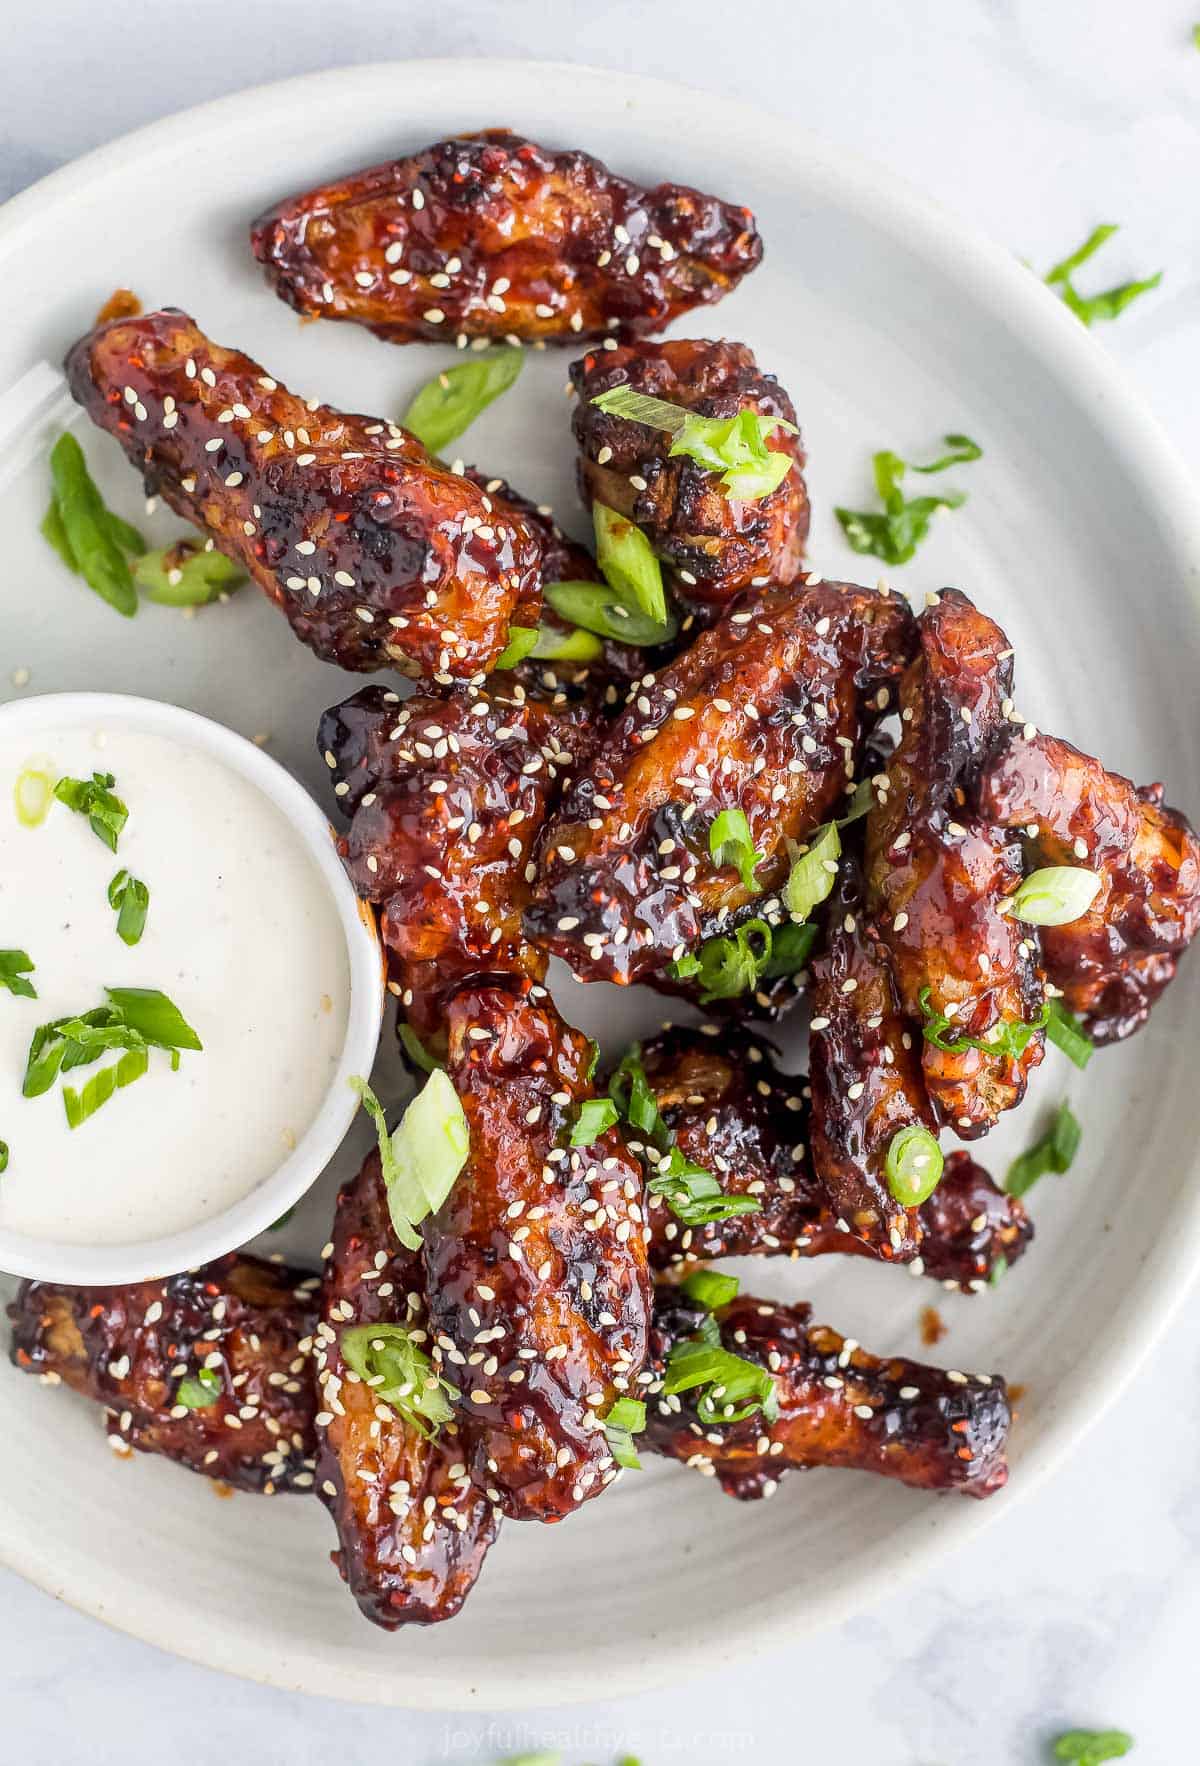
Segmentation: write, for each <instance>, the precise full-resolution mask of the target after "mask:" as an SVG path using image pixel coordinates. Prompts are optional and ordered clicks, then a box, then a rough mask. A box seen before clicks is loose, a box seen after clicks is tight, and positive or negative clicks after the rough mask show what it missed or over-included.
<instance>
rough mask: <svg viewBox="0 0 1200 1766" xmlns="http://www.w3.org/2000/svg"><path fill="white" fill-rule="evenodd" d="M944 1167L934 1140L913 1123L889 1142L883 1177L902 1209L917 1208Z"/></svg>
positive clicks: (927, 1195) (939, 1179) (930, 1192)
mask: <svg viewBox="0 0 1200 1766" xmlns="http://www.w3.org/2000/svg"><path fill="white" fill-rule="evenodd" d="M944 1163H945V1161H944V1159H943V1157H942V1149H941V1148H940V1147H939V1146H938V1144H937V1140H936V1138H935V1137H934V1136H933V1135H932V1134H930V1132H929V1130H928V1129H927V1128H922V1127H921V1126H920V1124H919V1123H913V1124H911V1125H910V1126H909V1127H908V1128H902V1129H900V1130H899V1132H898V1133H896V1134H894V1135H893V1136H892V1138H891V1140H890V1141H889V1143H888V1150H887V1155H886V1157H885V1158H884V1162H883V1174H884V1176H885V1178H886V1179H887V1186H888V1189H889V1191H890V1192H891V1194H892V1195H893V1196H894V1197H895V1199H896V1201H897V1202H899V1204H900V1206H901V1207H902V1208H919V1207H920V1206H921V1203H922V1202H927V1201H928V1200H929V1198H930V1196H932V1194H933V1192H934V1190H936V1189H937V1187H938V1184H939V1183H940V1182H941V1181H942V1169H943V1166H944Z"/></svg>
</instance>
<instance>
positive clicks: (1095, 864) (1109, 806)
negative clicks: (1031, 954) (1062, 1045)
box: [979, 728, 1200, 1043]
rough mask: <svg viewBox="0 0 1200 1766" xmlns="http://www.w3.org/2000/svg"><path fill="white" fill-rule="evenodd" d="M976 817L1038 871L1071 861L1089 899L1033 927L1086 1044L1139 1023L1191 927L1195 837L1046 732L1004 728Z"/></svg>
mask: <svg viewBox="0 0 1200 1766" xmlns="http://www.w3.org/2000/svg"><path fill="white" fill-rule="evenodd" d="M979 807H980V813H981V814H982V815H984V816H986V817H987V818H988V819H989V820H991V821H994V822H996V823H998V824H999V825H1000V826H1001V827H1004V828H1011V829H1013V830H1014V831H1015V832H1017V833H1020V834H1022V835H1023V836H1024V838H1025V840H1026V842H1027V845H1028V849H1029V850H1030V852H1031V853H1032V856H1033V858H1034V860H1035V862H1036V863H1037V864H1038V865H1083V866H1086V867H1087V868H1089V869H1090V870H1094V871H1096V872H1098V873H1099V876H1100V879H1101V884H1100V891H1099V894H1098V895H1097V896H1096V898H1095V900H1094V901H1093V902H1092V905H1091V907H1090V908H1089V909H1088V911H1087V912H1086V913H1085V914H1084V915H1083V916H1082V917H1081V918H1080V919H1078V920H1073V921H1071V922H1070V924H1069V925H1066V926H1045V927H1043V928H1042V934H1041V939H1042V958H1043V962H1044V964H1045V969H1046V974H1047V976H1048V978H1049V979H1050V981H1051V982H1052V983H1053V984H1054V986H1055V987H1057V988H1059V989H1060V990H1061V992H1062V994H1063V998H1064V1003H1065V1004H1066V1006H1067V1007H1068V1008H1069V1010H1070V1011H1072V1012H1073V1013H1075V1015H1076V1016H1077V1017H1079V1018H1081V1019H1082V1020H1083V1023H1084V1026H1085V1028H1086V1030H1087V1032H1088V1034H1089V1036H1091V1037H1092V1039H1093V1041H1095V1042H1099V1043H1107V1042H1118V1041H1119V1040H1120V1039H1121V1038H1122V1037H1124V1036H1130V1035H1131V1034H1132V1033H1133V1032H1134V1031H1135V1030H1137V1029H1139V1028H1140V1026H1141V1025H1142V1024H1144V1023H1145V1021H1146V1019H1147V1017H1148V1016H1149V1013H1150V1008H1151V1007H1152V1006H1153V1004H1154V1002H1155V1000H1156V999H1157V998H1158V995H1159V994H1160V993H1161V992H1162V990H1163V988H1164V987H1166V985H1167V983H1168V982H1169V981H1170V980H1171V979H1172V977H1173V976H1174V974H1175V967H1176V964H1177V962H1178V960H1179V957H1180V955H1181V954H1182V952H1183V951H1184V950H1185V949H1186V947H1187V945H1188V944H1189V943H1190V942H1191V940H1192V939H1193V938H1194V937H1195V935H1196V930H1197V928H1198V927H1200V841H1198V840H1197V838H1196V835H1195V832H1194V831H1193V829H1192V827H1191V825H1190V823H1189V822H1188V821H1187V818H1186V817H1185V816H1183V815H1181V814H1180V813H1179V811H1178V810H1174V809H1169V808H1167V807H1166V806H1165V805H1164V804H1163V801H1162V786H1161V785H1143V786H1137V785H1134V784H1133V782H1132V781H1131V780H1129V779H1126V778H1122V776H1121V774H1120V773H1110V772H1107V771H1106V770H1105V768H1104V767H1102V766H1101V764H1100V762H1099V761H1098V760H1094V759H1093V758H1092V757H1091V755H1088V754H1081V753H1080V751H1079V749H1078V748H1072V746H1071V744H1070V743H1069V742H1063V741H1061V740H1060V739H1059V738H1058V737H1057V736H1043V735H1038V734H1034V735H1030V736H1026V735H1025V734H1024V733H1023V731H1021V730H1019V729H1016V728H1013V729H1011V730H1010V731H1009V732H1008V733H1007V735H1006V738H1005V740H1004V742H1003V743H1002V744H1001V746H1000V748H999V750H998V752H997V754H996V755H995V757H994V759H993V760H992V762H991V764H990V765H989V767H988V768H987V770H986V772H985V773H984V775H983V779H982V781H981V784H980V789H979Z"/></svg>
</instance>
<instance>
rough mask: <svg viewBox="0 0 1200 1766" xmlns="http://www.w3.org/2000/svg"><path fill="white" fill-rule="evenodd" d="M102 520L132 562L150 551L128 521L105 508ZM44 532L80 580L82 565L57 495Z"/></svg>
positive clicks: (53, 500)
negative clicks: (69, 536) (68, 532)
mask: <svg viewBox="0 0 1200 1766" xmlns="http://www.w3.org/2000/svg"><path fill="white" fill-rule="evenodd" d="M99 520H100V523H101V526H102V527H104V528H105V530H106V531H107V533H108V536H109V538H110V539H111V540H112V541H113V543H114V544H115V545H117V546H119V547H120V549H121V551H122V552H128V553H129V555H130V557H131V558H137V557H140V555H141V554H142V553H143V552H144V551H145V550H146V542H145V540H144V539H143V538H142V536H141V534H140V533H139V532H138V530H137V528H136V527H133V526H132V525H131V524H130V523H129V522H128V521H124V520H122V518H121V516H119V515H116V514H114V512H113V511H112V510H111V509H109V508H105V509H104V510H103V511H102V513H101V515H100V517H99ZM41 531H42V537H43V539H45V540H48V541H49V543H50V544H51V545H52V546H53V547H54V550H55V551H56V552H57V553H58V555H59V557H60V558H61V559H62V561H63V563H64V564H65V565H66V567H67V569H68V570H73V571H74V572H75V575H76V576H78V575H79V564H78V562H77V561H76V558H75V553H74V551H73V550H72V548H71V542H70V540H69V539H68V538H67V530H66V527H65V525H64V524H63V518H62V511H61V509H60V508H59V506H58V497H57V495H52V496H51V498H50V506H49V508H48V509H47V510H46V513H45V514H44V515H43V517H42V523H41Z"/></svg>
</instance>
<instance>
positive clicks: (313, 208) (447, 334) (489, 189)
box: [250, 129, 762, 343]
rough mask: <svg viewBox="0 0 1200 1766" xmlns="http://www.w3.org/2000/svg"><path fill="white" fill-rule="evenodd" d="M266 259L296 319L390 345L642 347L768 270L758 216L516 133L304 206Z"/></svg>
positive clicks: (285, 206)
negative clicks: (340, 325) (343, 326)
mask: <svg viewBox="0 0 1200 1766" xmlns="http://www.w3.org/2000/svg"><path fill="white" fill-rule="evenodd" d="M250 238H251V244H252V246H253V250H254V255H255V257H256V258H257V259H258V261H259V263H260V264H261V265H262V266H263V268H264V270H265V271H266V274H267V279H268V280H269V281H270V283H271V285H272V286H273V288H274V289H275V292H276V293H277V294H278V295H279V296H280V297H281V298H282V299H283V300H285V301H287V303H288V305H289V306H292V307H294V308H295V309H296V311H297V312H298V313H304V314H306V315H310V316H313V317H318V318H325V319H342V320H349V321H351V322H353V323H354V324H358V325H365V326H367V327H368V329H369V330H371V331H373V332H374V333H375V335H376V336H377V337H382V338H384V339H386V340H387V342H389V343H413V342H426V343H449V342H453V341H456V340H459V341H461V342H464V343H465V342H466V340H468V339H481V340H485V341H486V340H495V341H497V342H500V341H507V342H521V341H529V342H535V341H542V342H546V343H576V342H587V341H589V340H590V339H593V338H595V339H599V338H603V337H609V336H615V337H619V338H633V337H642V336H645V335H646V334H648V333H650V332H654V331H661V330H663V329H664V328H665V327H666V326H667V325H668V324H669V323H670V322H671V320H672V319H676V318H678V317H679V315H680V314H681V313H686V312H690V311H691V310H692V308H693V307H696V306H700V305H703V304H706V303H708V302H710V301H714V300H719V299H720V298H721V296H722V295H723V294H726V293H728V292H729V290H730V289H731V288H733V287H735V286H736V285H737V283H738V282H739V281H740V280H741V278H742V277H743V276H744V275H746V274H747V272H748V271H750V270H752V269H754V267H755V265H756V264H757V263H758V262H759V260H760V258H761V257H762V243H761V241H760V239H759V236H758V231H757V228H756V227H755V224H754V217H753V215H752V214H751V213H750V211H749V209H745V208H738V207H735V206H733V205H732V204H730V203H725V202H721V201H719V200H718V199H717V198H716V197H714V196H706V195H705V194H703V192H701V191H699V190H693V189H691V188H689V187H688V186H687V185H684V184H659V185H656V186H655V187H654V188H652V189H645V188H643V187H642V186H641V185H638V184H633V183H630V182H629V181H628V180H627V179H625V178H620V177H617V176H616V174H615V173H613V172H610V171H609V170H608V168H607V167H606V166H604V165H602V164H601V163H600V161H599V160H597V159H593V158H592V157H591V155H590V154H587V153H580V152H578V151H574V150H572V151H565V152H555V151H552V150H550V149H548V148H545V147H539V146H538V145H537V143H536V142H533V141H528V140H525V139H523V138H522V137H521V136H520V135H515V134H513V133H512V132H511V131H510V130H508V129H485V130H482V131H480V132H479V133H478V134H472V135H461V136H457V137H454V138H452V139H450V140H447V141H439V142H437V143H436V144H435V145H434V146H432V147H428V148H426V149H425V150H424V152H421V153H415V154H411V155H409V156H407V157H406V158H403V159H395V160H389V161H388V162H387V163H386V164H385V165H379V166H372V167H370V168H369V169H367V170H364V171H360V172H354V173H351V174H350V176H348V177H346V178H342V179H340V180H338V181H337V182H335V183H332V184H327V185H325V186H323V187H322V188H321V189H318V190H310V191H307V192H305V193H304V194H303V195H301V196H296V197H292V198H291V199H290V200H288V201H287V202H283V203H280V204H279V205H278V206H277V207H276V208H273V209H270V210H268V212H267V213H266V214H264V215H261V216H260V217H259V218H258V220H257V221H255V223H254V225H253V227H252V228H251V233H250Z"/></svg>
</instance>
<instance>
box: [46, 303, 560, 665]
mask: <svg viewBox="0 0 1200 1766" xmlns="http://www.w3.org/2000/svg"><path fill="white" fill-rule="evenodd" d="M189 365H190V372H189ZM66 369H67V375H68V378H69V380H70V384H71V391H72V393H73V394H74V396H75V398H76V399H77V400H78V401H79V403H80V404H81V405H82V406H83V407H84V409H85V410H86V411H87V413H88V415H89V416H90V417H91V419H92V421H93V422H95V423H97V424H99V425H100V427H101V428H102V429H106V430H108V432H109V433H110V434H111V435H114V436H115V437H116V438H117V440H118V441H119V442H120V444H121V446H122V447H123V448H124V450H125V452H126V454H127V455H128V457H129V459H130V460H131V461H132V462H133V464H134V465H136V466H138V467H139V468H140V469H141V472H142V475H143V478H144V479H145V482H146V488H147V491H148V492H150V493H151V494H156V495H159V496H161V497H163V498H164V500H165V501H166V502H167V503H169V504H170V506H171V508H172V509H174V510H175V511H176V513H177V514H179V515H182V516H183V517H184V518H185V519H186V520H188V521H191V522H194V523H195V525H196V526H197V527H199V528H201V529H202V530H203V531H204V532H205V533H207V534H210V535H211V536H212V538H213V540H214V541H215V542H216V544H217V546H218V547H219V548H220V550H221V551H222V552H224V553H225V554H226V555H227V556H228V557H230V558H233V559H236V560H237V561H238V563H240V564H243V565H244V566H245V568H246V569H247V570H248V571H249V572H250V575H251V576H252V577H253V578H254V580H255V582H257V583H258V585H259V587H260V588H262V589H264V590H265V591H266V593H267V594H268V595H269V596H270V598H271V600H272V601H274V602H275V604H276V605H277V606H278V607H280V608H281V609H282V610H283V612H284V613H285V614H286V616H287V619H288V622H289V623H290V625H291V627H292V630H293V631H294V632H295V633H296V636H297V637H298V638H299V639H300V641H301V642H302V643H304V644H307V645H308V646H309V648H310V649H312V650H315V651H316V653H317V655H318V656H320V657H321V658H322V659H323V660H324V661H326V662H336V663H338V664H339V665H340V666H341V667H342V668H349V669H355V670H358V671H364V672H369V671H371V670H373V669H380V668H392V669H399V670H401V671H402V672H404V673H407V674H414V675H432V676H435V677H438V678H442V679H444V680H446V681H456V680H466V679H469V678H470V677H471V676H472V675H474V674H476V673H477V672H478V671H479V670H481V669H488V668H490V667H491V665H492V664H493V662H494V661H495V660H496V657H497V656H498V655H499V654H500V652H501V651H502V650H503V648H504V646H505V644H506V643H507V640H508V626H509V622H510V620H511V619H513V618H514V617H515V610H516V609H517V608H518V606H519V607H521V608H522V610H523V615H524V617H525V618H526V619H529V618H531V617H532V615H533V614H534V613H536V609H537V605H538V602H539V598H540V588H539V583H540V578H539V575H538V569H539V562H540V547H539V544H538V540H537V537H536V535H535V534H534V533H533V532H532V531H531V530H530V528H529V527H528V526H527V524H526V523H525V522H524V520H523V519H522V518H521V517H520V516H519V515H518V514H516V512H515V511H512V510H507V509H504V508H500V507H497V506H495V505H493V504H492V502H491V499H489V498H488V496H487V495H486V493H484V492H481V491H480V490H479V489H478V488H477V487H476V486H475V485H473V484H469V483H468V482H467V481H466V480H465V479H464V478H461V477H458V476H456V475H455V474H454V473H452V472H450V471H449V470H447V469H446V468H445V467H443V466H442V465H440V464H439V463H438V462H437V461H435V460H434V459H433V458H432V456H431V455H429V454H428V453H427V452H426V451H425V449H424V448H423V447H422V446H421V444H420V443H419V442H418V441H417V440H416V438H415V437H414V436H411V435H409V434H408V432H407V431H406V430H403V429H400V428H399V427H398V426H397V425H396V424H394V423H388V422H385V421H384V420H383V419H382V418H371V417H360V416H350V415H347V414H346V413H345V412H342V411H337V410H334V409H333V407H332V406H329V405H317V404H312V405H310V404H308V403H306V402H305V401H304V400H303V399H301V398H298V397H297V396H296V394H294V393H291V392H289V391H288V390H287V388H286V387H284V386H281V385H279V384H278V383H277V382H275V381H274V380H273V379H271V377H270V376H269V375H266V374H265V373H264V371H263V369H262V368H260V367H259V365H258V363H257V362H254V361H251V359H250V357H249V356H245V355H243V354H242V353H241V352H240V351H239V350H230V349H225V348H223V347H222V346H221V345H220V344H216V343H213V342H212V341H211V340H210V339H209V338H207V337H205V336H204V334H203V333H202V332H201V331H200V330H199V329H198V328H197V326H196V325H195V323H194V321H193V320H191V319H190V318H189V317H188V316H187V314H186V313H181V312H179V311H177V310H175V309H173V308H169V309H167V310H166V311H164V312H159V313H148V314H146V315H145V317H143V318H137V319H118V320H115V321H114V322H113V323H112V324H109V325H104V326H101V327H100V328H99V329H98V330H96V331H93V332H90V333H89V334H88V335H87V336H86V337H83V338H81V339H80V340H79V342H78V343H77V344H76V345H75V347H74V348H73V349H72V350H71V352H70V354H69V355H68V357H67V362H66ZM131 394H132V397H131V396H130V395H131ZM261 438H266V439H261ZM210 443H211V444H213V446H212V448H211V449H210V447H209V444H210ZM314 585H315V587H314ZM534 623H536V620H535V621H534Z"/></svg>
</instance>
